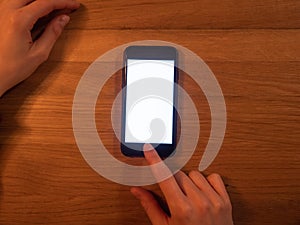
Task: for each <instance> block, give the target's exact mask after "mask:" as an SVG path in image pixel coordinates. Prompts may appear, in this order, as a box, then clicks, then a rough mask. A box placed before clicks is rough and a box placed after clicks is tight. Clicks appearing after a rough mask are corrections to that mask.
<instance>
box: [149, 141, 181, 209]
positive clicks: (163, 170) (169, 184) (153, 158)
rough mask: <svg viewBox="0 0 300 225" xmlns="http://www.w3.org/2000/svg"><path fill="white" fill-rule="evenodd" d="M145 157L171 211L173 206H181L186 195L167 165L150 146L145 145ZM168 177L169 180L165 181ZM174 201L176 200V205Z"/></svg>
mask: <svg viewBox="0 0 300 225" xmlns="http://www.w3.org/2000/svg"><path fill="white" fill-rule="evenodd" d="M144 155H145V158H146V160H147V162H148V163H149V164H150V166H151V170H152V173H153V175H154V177H155V179H156V180H157V182H158V185H159V187H160V189H161V191H162V192H163V194H164V196H165V197H166V200H167V202H168V205H169V207H170V209H172V205H173V206H174V205H178V204H179V205H180V202H178V201H184V200H185V198H186V197H185V195H184V194H183V192H182V190H181V188H180V187H179V185H178V184H177V182H176V179H175V177H174V176H173V174H172V172H171V171H170V169H169V168H168V167H167V165H166V164H165V163H164V162H163V161H162V160H161V158H160V157H159V155H158V154H157V152H156V151H155V150H154V148H153V146H152V145H150V144H145V145H144ZM166 177H168V178H167V179H165V178H166ZM174 199H176V204H175V201H174Z"/></svg>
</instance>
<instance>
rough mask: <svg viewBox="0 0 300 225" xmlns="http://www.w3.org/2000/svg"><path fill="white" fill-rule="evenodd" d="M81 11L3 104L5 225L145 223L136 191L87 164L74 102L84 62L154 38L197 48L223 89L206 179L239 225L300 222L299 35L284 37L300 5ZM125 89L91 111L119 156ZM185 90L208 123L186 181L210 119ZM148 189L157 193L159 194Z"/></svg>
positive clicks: (114, 82) (0, 138) (100, 4)
mask: <svg viewBox="0 0 300 225" xmlns="http://www.w3.org/2000/svg"><path fill="white" fill-rule="evenodd" d="M200 3H201V4H200ZM83 4H84V6H85V8H82V9H81V10H79V11H78V12H76V13H74V15H73V16H72V19H73V20H72V22H71V24H70V25H69V26H68V28H67V30H66V31H65V32H64V33H63V35H62V37H61V38H60V39H59V40H58V42H57V44H56V46H55V48H54V50H53V52H52V54H51V56H50V58H49V60H48V61H47V62H46V63H44V64H43V65H42V66H41V67H40V68H39V69H38V70H37V71H36V72H35V73H34V74H33V76H31V77H30V78H29V79H28V80H26V81H25V82H23V83H21V84H20V85H18V86H17V87H15V88H14V89H12V90H10V91H9V92H8V93H6V94H5V96H3V98H1V99H0V162H1V163H0V224H3V225H14V224H32V225H35V224H103V225H105V224H113V225H132V224H141V225H142V224H150V222H149V220H148V218H147V216H146V214H145V213H144V211H143V209H142V207H141V206H140V204H139V202H138V201H137V200H135V199H134V197H133V196H131V194H130V192H129V187H127V186H123V185H119V184H116V183H113V182H111V181H109V180H107V179H105V178H103V177H102V176H100V175H98V174H97V173H96V172H95V171H93V170H92V169H91V168H90V167H89V166H88V164H87V163H86V162H85V161H84V159H83V157H82V156H81V154H80V152H79V150H78V148H77V146H76V142H75V139H74V135H73V130H72V103H73V97H74V93H75V90H76V87H77V84H78V82H79V80H80V78H81V76H82V74H83V73H84V71H85V70H86V69H87V68H88V67H89V65H90V64H91V63H92V62H93V61H94V60H95V59H96V58H97V57H99V56H100V55H102V54H104V53H105V52H106V51H108V50H110V49H112V48H114V47H117V46H118V45H121V44H125V43H128V42H132V41H137V40H148V39H158V40H165V41H169V42H174V43H176V44H180V45H182V46H184V47H187V48H189V49H190V50H192V51H194V52H195V53H196V54H198V55H199V56H200V57H201V58H202V59H203V60H205V62H207V64H208V65H209V66H210V68H211V69H212V71H213V72H214V74H215V76H216V78H217V79H218V82H219V83H220V86H221V87H222V91H223V93H224V97H225V101H226V107H227V116H228V118H227V129H226V136H225V139H224V143H223V146H222V149H221V151H220V153H219V154H218V156H217V158H216V159H215V161H214V162H213V164H212V165H211V166H210V167H209V168H208V169H207V170H206V171H205V174H209V173H212V172H218V173H220V174H221V175H222V176H223V178H224V180H225V183H226V184H227V185H228V191H229V194H230V197H231V200H232V204H233V214H234V221H235V224H236V225H250V224H251V225H256V224H257V225H260V224H272V225H282V224H287V225H296V224H299V222H300V215H299V212H298V211H299V210H298V209H299V207H300V179H299V174H300V164H299V162H300V158H299V146H300V107H299V105H300V92H299V90H300V74H299V71H300V45H299V39H300V31H299V30H298V29H289V28H299V15H298V13H296V11H299V1H288V0H286V1H283V0H282V1H269V0H267V1H264V2H257V1H222V2H218V3H216V2H214V1H176V2H175V1H165V0H164V1H152V2H150V1H129V2H125V1H119V0H112V1H96V0H93V1H92V0H91V1H87V0H86V1H83ZM203 5H205V6H207V7H203ZM145 8H147V9H149V12H147V13H144V12H143V9H145ZM113 12H115V13H113ZM132 15H135V16H132ZM174 15H176V16H174ZM168 18H169V19H168ZM170 18H172V19H170ZM161 21H164V22H161ZM124 24H125V25H124ZM207 28H222V29H217V30H216V29H212V30H207ZM223 28H226V30H223ZM227 28H268V29H228V30H227ZM270 28H276V29H270ZM277 28H278V29H277ZM279 28H280V29H279ZM120 84H121V83H120V74H115V75H114V76H113V77H111V78H110V80H109V81H108V82H107V83H106V85H105V87H104V89H103V90H102V92H101V94H100V96H99V99H98V103H97V111H96V112H97V113H96V121H97V124H98V130H99V136H101V138H103V140H104V142H105V144H106V146H107V147H108V148H109V149H110V151H111V152H112V153H113V154H115V156H116V157H121V155H118V154H117V153H118V148H119V147H118V142H117V141H116V138H115V136H114V133H113V131H112V129H111V125H110V109H111V105H112V102H113V100H114V98H115V96H116V94H117V92H118V91H117V90H119V88H120ZM180 84H181V85H182V86H183V87H184V89H185V90H187V92H188V93H189V95H190V96H191V98H192V99H193V101H194V102H195V104H196V106H197V109H198V113H199V117H200V123H201V133H200V140H199V143H198V145H197V151H196V152H195V154H194V155H193V157H192V159H191V160H190V161H189V162H188V163H187V165H186V166H185V167H184V169H183V170H184V171H185V172H188V171H190V170H191V169H196V168H197V166H198V163H199V160H200V158H201V155H202V153H203V151H204V148H205V146H206V144H207V141H208V138H209V133H210V112H209V108H208V105H207V102H206V99H205V97H204V95H203V93H202V91H201V89H200V88H199V87H198V86H197V84H196V83H195V82H194V81H193V80H192V79H191V78H190V77H189V76H188V75H186V74H184V75H182V76H181V79H180ZM120 159H121V158H120ZM121 160H124V161H126V160H127V159H124V158H123V159H121ZM130 163H132V162H130ZM139 163H141V164H144V163H145V162H144V161H140V162H139ZM147 188H148V189H150V190H153V191H154V192H156V193H158V194H161V193H160V191H159V188H158V186H157V185H152V186H149V187H147Z"/></svg>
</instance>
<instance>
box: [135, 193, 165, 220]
mask: <svg viewBox="0 0 300 225" xmlns="http://www.w3.org/2000/svg"><path fill="white" fill-rule="evenodd" d="M130 191H131V193H132V194H133V195H134V196H135V197H136V198H137V199H139V200H140V202H141V205H142V206H143V208H144V209H145V211H146V213H147V215H148V217H149V219H150V221H151V223H152V224H153V225H167V224H168V216H167V215H166V214H165V212H164V211H163V210H162V208H161V207H160V206H159V204H158V202H157V201H156V200H155V198H154V197H153V195H152V194H151V193H150V192H149V191H147V190H145V189H143V188H138V187H133V188H131V190H130Z"/></svg>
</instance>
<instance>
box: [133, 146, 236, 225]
mask: <svg viewBox="0 0 300 225" xmlns="http://www.w3.org/2000/svg"><path fill="white" fill-rule="evenodd" d="M144 153H145V158H146V160H147V161H148V163H149V164H150V165H154V164H156V163H159V162H161V159H160V157H159V155H158V154H157V152H156V151H155V150H154V149H153V147H152V146H151V145H149V144H146V145H145V146H144ZM162 165H163V167H164V168H162V170H168V171H169V173H171V171H170V170H169V169H168V168H167V166H166V165H165V164H162ZM152 173H153V175H154V177H155V178H156V179H157V178H158V177H159V173H160V172H159V171H158V169H157V168H156V169H155V168H152ZM159 186H160V189H161V190H162V192H163V194H164V196H165V198H166V201H167V204H168V207H169V210H170V214H171V216H170V217H169V216H168V215H167V214H166V213H165V212H164V211H163V209H162V208H161V207H160V205H159V203H158V202H157V201H156V200H155V198H154V196H153V195H152V194H151V193H150V192H149V191H147V190H145V189H144V188H141V187H132V188H131V193H132V194H133V195H134V196H135V197H136V198H137V199H139V200H140V202H141V205H142V206H143V208H144V209H145V211H146V213H147V215H148V217H149V219H150V221H151V222H152V224H153V225H233V220H232V207H231V203H230V199H229V196H228V194H227V191H226V188H225V186H224V183H223V181H222V179H221V177H220V176H219V175H218V174H211V175H210V176H208V177H207V178H205V177H204V176H203V175H202V174H201V173H200V172H199V171H191V172H190V173H189V175H186V174H185V173H183V172H182V171H179V172H178V173H176V174H175V175H174V176H170V177H169V178H168V179H166V180H164V181H162V182H159Z"/></svg>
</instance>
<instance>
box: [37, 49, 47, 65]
mask: <svg viewBox="0 0 300 225" xmlns="http://www.w3.org/2000/svg"><path fill="white" fill-rule="evenodd" d="M48 57H49V53H48V52H46V51H39V52H37V53H36V54H35V55H34V58H35V60H36V61H37V62H38V63H43V62H45V61H47V59H48Z"/></svg>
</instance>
